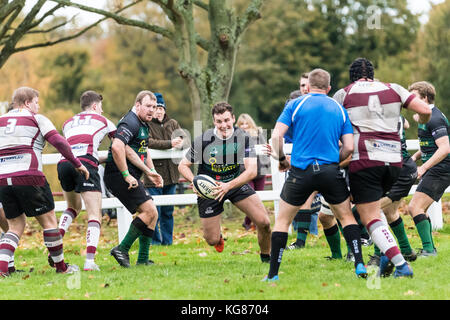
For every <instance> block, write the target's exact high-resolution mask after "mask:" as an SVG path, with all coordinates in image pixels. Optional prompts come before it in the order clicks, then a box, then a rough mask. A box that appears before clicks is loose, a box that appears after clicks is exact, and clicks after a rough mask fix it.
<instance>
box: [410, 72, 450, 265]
mask: <svg viewBox="0 0 450 320" xmlns="http://www.w3.org/2000/svg"><path fill="white" fill-rule="evenodd" d="M408 89H409V91H411V92H412V93H414V94H415V95H416V96H417V97H418V98H420V99H421V100H422V101H423V102H425V103H427V104H429V106H430V108H431V120H430V121H429V122H428V123H426V124H424V123H420V122H419V143H420V150H419V151H417V152H416V153H415V154H414V155H413V156H412V159H413V160H414V161H417V160H418V159H419V157H420V158H421V159H422V162H423V164H422V165H421V166H420V167H418V168H417V172H418V178H419V179H420V182H419V184H418V185H417V189H416V192H415V193H414V195H413V198H412V199H411V202H410V203H409V206H408V212H409V214H410V215H411V216H412V218H413V219H414V223H415V224H416V228H417V231H418V233H419V236H420V239H421V241H422V246H423V247H422V248H421V249H420V250H419V252H418V256H419V257H427V256H436V255H437V251H436V248H435V246H434V242H433V235H432V228H431V221H430V217H429V216H428V215H427V214H426V212H427V210H428V208H429V207H430V205H431V204H432V203H433V201H439V200H440V199H441V197H442V195H443V194H444V192H445V189H446V188H447V187H448V186H449V185H450V145H449V136H450V126H449V121H448V120H447V118H446V117H445V115H444V114H443V113H442V112H441V111H440V110H439V109H438V107H436V106H435V105H434V98H435V95H436V90H435V89H434V87H433V85H431V84H430V83H428V82H425V81H421V82H416V83H413V84H412V85H411V86H409V88H408ZM416 117H417V116H416Z"/></svg>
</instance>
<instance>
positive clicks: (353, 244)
mask: <svg viewBox="0 0 450 320" xmlns="http://www.w3.org/2000/svg"><path fill="white" fill-rule="evenodd" d="M343 233H344V237H345V240H346V241H347V244H349V245H350V249H351V250H352V253H353V255H354V256H355V267H356V266H357V265H358V264H359V263H362V264H364V260H363V256H362V250H361V231H360V229H359V227H358V225H357V224H349V225H348V226H346V227H344V229H343Z"/></svg>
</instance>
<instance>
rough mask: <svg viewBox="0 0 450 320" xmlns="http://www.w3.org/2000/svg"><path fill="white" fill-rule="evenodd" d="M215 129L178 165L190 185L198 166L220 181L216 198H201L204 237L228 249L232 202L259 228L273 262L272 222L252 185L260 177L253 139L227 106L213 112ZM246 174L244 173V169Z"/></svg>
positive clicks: (197, 141)
mask: <svg viewBox="0 0 450 320" xmlns="http://www.w3.org/2000/svg"><path fill="white" fill-rule="evenodd" d="M212 116H213V120H214V126H215V127H214V129H209V130H207V131H205V132H204V133H203V134H202V135H201V136H200V137H197V138H196V139H195V141H194V143H193V144H192V146H191V148H190V149H189V150H188V152H187V153H186V157H185V158H183V159H182V160H181V162H180V164H179V165H178V170H179V171H180V173H181V174H182V175H183V176H184V177H185V178H186V179H187V180H188V181H190V182H192V180H193V179H194V174H193V173H192V171H191V166H192V165H193V164H194V163H195V164H198V165H199V166H198V174H206V175H208V176H210V177H212V178H214V179H215V180H216V181H217V184H218V186H217V187H216V198H215V200H214V199H206V198H202V197H198V199H197V203H198V210H199V214H200V220H201V222H202V226H203V237H204V238H205V240H206V242H207V243H208V244H209V245H211V246H214V247H215V248H216V250H217V251H218V252H222V251H223V249H224V240H223V237H222V234H221V231H220V219H221V216H220V215H221V213H222V212H223V210H224V209H223V204H224V202H225V200H227V199H229V200H230V201H231V202H232V203H233V204H234V205H235V206H236V207H238V208H239V209H240V210H242V211H243V212H244V213H245V214H246V215H247V216H248V217H249V218H250V219H251V220H252V221H253V223H254V224H255V225H256V230H257V232H258V243H259V247H260V249H261V254H260V257H261V261H262V262H269V260H270V220H269V216H268V214H267V211H266V209H265V208H264V205H263V203H262V202H261V200H260V198H259V196H258V194H256V192H255V191H254V190H253V189H252V188H251V187H250V186H249V185H248V182H249V181H251V180H252V179H253V178H254V177H255V176H256V174H257V172H256V171H257V165H256V155H255V152H254V146H253V145H252V143H251V140H250V137H249V136H248V135H247V134H246V133H245V132H244V131H243V130H242V129H239V128H236V127H234V123H235V117H234V114H233V108H232V106H231V105H229V104H228V103H226V102H219V103H217V104H216V105H215V106H214V107H213V109H212ZM242 165H244V167H245V170H244V171H243V172H242V173H241V171H242V170H241V166H242Z"/></svg>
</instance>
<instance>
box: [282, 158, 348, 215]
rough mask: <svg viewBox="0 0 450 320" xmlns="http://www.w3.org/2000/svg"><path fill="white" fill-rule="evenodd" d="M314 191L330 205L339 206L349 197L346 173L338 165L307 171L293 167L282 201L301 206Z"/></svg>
mask: <svg viewBox="0 0 450 320" xmlns="http://www.w3.org/2000/svg"><path fill="white" fill-rule="evenodd" d="M314 191H318V192H319V193H320V194H321V195H322V196H323V197H324V198H325V200H326V201H327V202H328V203H331V204H339V203H342V202H343V201H345V200H346V199H347V198H348V197H349V194H350V193H349V191H348V187H347V183H346V182H345V171H344V170H343V169H341V168H340V167H339V165H338V164H334V163H333V164H322V165H310V166H308V167H307V168H306V169H305V170H301V169H299V168H295V167H292V169H291V170H290V171H289V175H288V178H287V179H286V182H285V183H284V186H283V189H282V190H281V195H280V197H281V199H283V200H284V201H286V202H287V203H289V204H290V205H293V206H301V205H302V204H304V203H305V201H306V200H307V199H308V197H309V196H310V195H311V193H313V192H314Z"/></svg>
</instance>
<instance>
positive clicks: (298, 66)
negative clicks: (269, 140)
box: [230, 0, 419, 128]
mask: <svg viewBox="0 0 450 320" xmlns="http://www.w3.org/2000/svg"><path fill="white" fill-rule="evenodd" d="M372 4H373V1H368V0H364V1H351V0H342V1H334V0H327V1H314V0H312V1H300V0H296V1H289V2H286V1H282V0H277V1H271V2H270V3H269V4H268V5H267V6H266V8H265V10H264V14H263V19H262V21H259V22H258V24H257V25H255V26H254V27H252V28H250V29H249V30H248V32H247V34H246V36H245V39H244V41H243V45H242V49H241V51H240V54H239V60H238V65H237V71H236V75H235V79H234V85H233V89H232V93H231V98H230V100H231V101H232V103H234V104H235V105H236V106H237V110H238V112H248V113H250V114H251V115H252V116H255V119H257V120H258V121H259V122H260V124H261V125H263V126H264V127H266V128H271V127H273V121H274V118H275V117H277V116H278V114H279V113H280V112H281V110H282V108H283V106H284V102H285V101H286V99H287V97H288V96H289V93H290V92H291V91H293V90H297V89H298V80H299V77H300V75H301V74H302V73H303V72H307V71H310V70H312V69H314V68H318V67H320V68H323V69H325V70H328V71H329V72H330V73H331V76H332V79H331V86H332V91H331V93H333V92H335V91H336V90H338V89H339V88H341V87H343V86H345V85H346V84H347V83H348V66H349V65H350V63H351V62H352V61H353V60H354V59H355V58H357V57H359V56H365V57H367V58H369V59H371V60H372V61H373V62H374V64H375V65H376V66H378V65H379V64H380V65H381V64H383V61H384V59H385V58H386V57H389V56H395V55H397V54H399V53H402V52H403V51H404V50H407V49H408V47H409V45H410V43H411V42H412V41H413V40H414V39H415V36H416V32H417V29H418V27H419V24H418V20H417V17H416V16H414V15H413V14H411V13H410V12H409V11H408V10H407V9H406V1H405V0H403V1H383V2H376V5H377V6H378V7H377V8H379V10H380V11H379V13H380V15H379V18H380V19H379V21H378V20H377V17H378V16H377V15H376V13H377V11H371V10H369V8H370V5H372ZM372 20H374V21H373V23H372Z"/></svg>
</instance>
